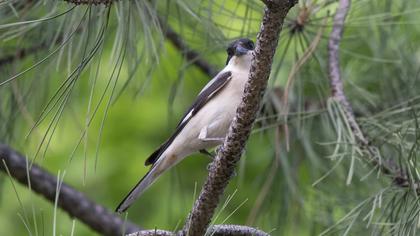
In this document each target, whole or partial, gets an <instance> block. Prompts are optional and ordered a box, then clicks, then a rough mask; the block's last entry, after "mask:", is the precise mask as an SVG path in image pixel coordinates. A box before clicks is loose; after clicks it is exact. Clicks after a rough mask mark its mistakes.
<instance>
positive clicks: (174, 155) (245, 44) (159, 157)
mask: <svg viewBox="0 0 420 236" xmlns="http://www.w3.org/2000/svg"><path fill="white" fill-rule="evenodd" d="M254 48H255V46H254V42H253V41H252V40H250V39H247V38H240V39H237V40H235V41H233V42H232V43H230V44H229V45H228V47H227V49H226V52H227V60H226V66H225V67H224V68H223V69H222V70H221V71H220V72H219V73H218V74H217V75H216V76H215V77H214V78H213V79H212V80H210V81H209V82H208V83H207V84H206V85H205V86H204V88H203V89H202V90H201V91H200V93H199V94H198V96H197V97H196V100H195V101H194V102H193V104H192V105H191V106H190V107H189V109H188V110H187V111H186V112H185V114H184V116H183V117H182V118H181V121H180V122H179V123H178V125H177V127H176V129H175V131H174V133H173V134H172V135H171V136H170V137H169V138H168V139H167V140H166V141H165V142H164V143H163V144H162V145H161V146H160V147H159V148H158V149H157V150H156V151H155V152H153V153H152V154H151V155H150V157H149V158H147V160H146V162H145V165H146V166H147V165H151V167H150V169H149V171H148V172H147V173H146V175H144V177H143V178H142V179H141V180H140V181H139V182H138V183H137V184H136V185H135V187H134V188H133V189H132V190H131V191H130V192H129V193H128V195H127V196H126V197H125V198H124V199H123V200H122V202H121V203H120V204H119V205H118V207H117V209H116V212H117V213H123V212H125V211H126V210H127V209H128V208H129V207H130V206H131V205H132V204H133V202H135V201H136V200H137V199H138V198H139V197H140V195H141V194H142V193H144V191H145V190H146V189H147V188H148V187H150V185H151V184H153V183H154V182H155V180H156V179H157V178H158V177H159V176H160V175H161V174H162V173H164V172H165V171H167V170H169V169H170V168H171V167H173V166H175V165H176V164H177V163H179V162H180V161H181V160H183V159H184V158H186V157H187V156H189V155H191V154H193V153H197V152H202V153H207V154H209V152H208V151H207V149H209V148H214V147H216V146H218V145H221V144H222V143H223V141H224V139H225V136H226V134H227V132H228V129H229V126H230V123H231V122H232V120H233V118H234V116H235V114H236V108H237V107H238V105H239V103H240V102H241V99H242V95H243V93H244V88H245V84H246V82H247V80H248V77H249V71H250V68H251V61H252V59H253V55H254Z"/></svg>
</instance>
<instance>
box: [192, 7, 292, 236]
mask: <svg viewBox="0 0 420 236" xmlns="http://www.w3.org/2000/svg"><path fill="white" fill-rule="evenodd" d="M265 2H266V3H267V2H269V4H267V6H266V7H265V10H264V17H263V20H262V24H261V29H260V32H259V34H258V36H257V42H256V48H255V55H254V59H253V61H252V64H251V69H250V76H249V79H248V82H247V84H246V85H245V91H244V96H243V98H242V102H241V104H240V105H239V107H238V109H237V111H236V117H235V118H234V120H233V122H232V124H231V126H230V128H229V132H228V135H227V137H226V139H225V141H224V143H223V145H222V146H221V147H220V148H219V150H218V151H217V156H216V157H215V159H214V161H213V162H212V163H211V165H210V168H209V175H208V177H207V180H206V182H205V184H204V186H203V188H202V190H201V193H200V195H199V197H198V199H197V201H196V202H195V204H194V207H193V209H192V211H191V213H190V215H189V217H188V219H187V223H186V224H185V226H184V232H185V234H187V235H191V236H199V235H204V234H205V232H206V230H207V227H208V225H209V223H210V221H211V218H212V216H213V214H214V211H215V209H216V207H217V205H218V203H219V200H220V197H221V195H222V194H223V192H224V189H225V188H226V186H227V184H228V182H229V180H230V178H231V176H232V174H233V173H234V169H235V166H236V163H237V162H238V161H239V159H240V157H241V154H242V151H243V149H244V147H245V143H246V141H247V139H248V137H249V134H250V131H251V128H252V125H253V123H254V120H255V118H256V114H257V112H258V110H259V105H260V103H261V100H262V99H261V98H262V95H263V94H264V91H265V89H266V87H267V80H268V78H269V75H270V70H271V64H272V62H273V56H274V54H275V51H276V47H277V44H278V39H279V33H280V31H281V28H282V26H283V22H284V19H285V17H286V14H287V13H288V12H289V10H290V8H291V7H293V6H294V5H295V4H296V2H297V1H296V0H279V1H265Z"/></svg>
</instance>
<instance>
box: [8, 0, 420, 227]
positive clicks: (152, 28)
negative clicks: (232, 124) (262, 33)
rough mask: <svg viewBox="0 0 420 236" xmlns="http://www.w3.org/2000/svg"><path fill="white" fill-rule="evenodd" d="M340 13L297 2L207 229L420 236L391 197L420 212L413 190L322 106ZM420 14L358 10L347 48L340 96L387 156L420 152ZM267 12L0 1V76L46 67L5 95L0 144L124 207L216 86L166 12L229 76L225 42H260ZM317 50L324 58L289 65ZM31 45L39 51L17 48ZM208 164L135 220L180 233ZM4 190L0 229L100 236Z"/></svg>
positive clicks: (186, 174) (183, 171) (187, 170)
mask: <svg viewBox="0 0 420 236" xmlns="http://www.w3.org/2000/svg"><path fill="white" fill-rule="evenodd" d="M336 7H337V3H336V2H335V1H321V0H320V1H317V0H312V1H310V0H308V1H301V2H300V3H299V4H298V5H297V6H296V7H295V8H294V9H293V10H292V12H291V13H290V14H289V17H288V20H287V22H286V23H285V26H284V30H283V32H282V34H281V39H280V43H279V48H278V51H277V54H276V57H275V62H274V65H273V69H272V75H271V78H270V80H271V82H270V86H269V90H268V92H267V95H266V96H265V98H264V107H263V109H262V111H261V113H260V115H259V118H258V120H257V123H256V125H255V127H254V132H253V133H252V135H251V137H250V140H249V142H248V144H247V147H246V150H245V152H244V155H243V157H242V159H241V161H240V164H239V166H238V168H237V170H236V172H237V175H236V176H235V177H234V178H233V179H232V181H231V182H230V184H229V187H228V189H227V190H226V192H225V195H224V197H223V199H222V203H221V204H220V206H219V208H218V210H217V213H216V216H217V217H214V221H213V222H212V223H214V224H222V223H226V224H245V225H251V226H255V227H257V228H260V229H262V230H264V231H266V232H271V234H272V235H319V234H321V233H325V234H330V235H345V234H347V235H355V234H359V235H382V234H385V235H386V234H399V233H400V234H401V235H415V234H416V230H413V231H404V230H402V229H400V228H398V227H402V226H401V225H403V224H406V225H408V226H407V227H412V228H413V229H416V227H417V223H416V222H417V219H419V218H418V213H417V211H416V214H414V215H413V214H411V213H408V212H409V211H408V210H405V211H404V210H402V211H398V212H395V211H392V210H393V209H394V208H397V207H398V205H392V204H394V203H392V201H394V202H398V201H405V200H406V203H405V204H406V205H405V206H406V208H408V209H410V207H407V206H412V207H415V208H414V209H417V208H419V206H417V204H415V202H416V200H415V199H416V198H417V197H416V196H413V195H410V194H408V195H407V192H409V191H406V190H398V189H395V188H393V187H392V184H391V183H390V181H389V179H387V178H386V177H384V176H380V175H379V174H378V172H377V171H376V170H372V168H371V166H369V165H368V164H366V162H363V161H362V160H363V158H361V156H362V155H363V153H358V151H360V150H358V149H357V147H355V145H354V143H352V142H351V141H352V137H351V135H350V132H349V130H348V128H346V127H345V123H342V122H343V121H342V120H341V119H340V117H339V115H337V114H339V109H338V110H337V109H336V108H334V107H335V105H334V104H335V103H334V102H333V101H331V100H329V97H330V90H329V84H328V77H327V64H326V62H327V56H326V53H327V51H326V43H327V39H328V35H329V32H330V29H331V25H332V16H333V15H334V12H335V9H336ZM63 12H64V13H63ZM303 12H304V13H305V14H307V15H304V16H303V15H302V14H303ZM418 12H420V3H419V2H418V1H416V0H407V1H401V2H399V1H398V2H397V1H389V0H388V1H380V0H371V1H366V0H363V1H353V5H352V7H351V11H350V14H349V17H348V19H347V21H346V22H347V24H346V27H345V35H344V38H343V41H342V46H341V49H340V53H341V63H342V74H343V78H344V80H345V90H346V93H347V95H348V97H349V99H350V101H351V103H352V105H353V108H354V111H355V113H356V115H357V116H358V117H359V121H360V122H361V124H362V127H363V128H364V130H365V131H366V133H367V134H368V136H369V138H370V139H371V141H372V143H374V144H375V145H377V146H378V147H379V148H380V150H381V152H382V155H383V158H385V159H387V158H395V160H398V162H399V163H406V160H408V159H410V160H416V159H415V158H416V157H417V156H418V154H416V152H414V154H413V153H410V152H409V150H411V149H412V145H413V143H414V144H415V143H416V142H417V141H418V140H417V139H415V138H413V137H414V136H415V134H417V128H418V126H417V125H416V123H417V121H418V118H417V111H418V109H419V107H418V99H419V98H418V91H420V88H419V78H418V75H419V73H418V71H419V66H418V65H419V55H420V50H419V48H420V47H419V44H418V42H419V40H420V27H419V24H418V20H419V15H418ZM262 14H263V4H262V3H260V2H259V1H239V2H234V1H222V0H220V1H183V0H173V1H159V2H157V3H154V2H149V1H141V0H136V1H134V0H133V1H125V0H121V1H118V2H115V3H114V4H112V5H111V6H109V7H106V6H90V7H88V6H84V5H77V6H76V5H73V4H71V3H67V2H62V1H48V0H45V1H39V2H32V1H5V2H4V3H0V58H5V57H7V56H10V55H11V56H12V57H13V58H14V59H13V60H12V61H11V62H8V63H3V62H2V63H1V64H0V82H2V81H6V80H7V79H10V78H13V76H14V75H17V74H18V73H19V72H22V71H25V70H26V69H27V68H30V67H31V66H32V65H35V64H36V63H37V62H39V61H41V60H43V59H44V58H47V59H46V60H45V61H44V62H43V63H40V64H39V65H37V66H35V67H34V68H33V69H31V70H29V71H28V72H25V73H24V74H22V75H19V76H18V77H16V79H13V80H12V81H11V82H9V83H7V84H4V85H2V86H0V112H1V113H0V122H1V124H0V141H1V142H2V143H6V144H9V145H10V146H12V147H13V148H14V149H16V150H18V151H19V152H21V153H22V154H24V155H26V156H27V157H28V158H29V159H30V160H33V159H35V162H36V163H37V164H38V165H40V166H42V167H44V168H45V169H47V170H48V171H50V172H51V173H53V174H55V175H58V174H59V173H60V174H61V176H63V177H62V178H64V182H65V183H67V184H69V185H71V186H73V187H74V188H76V189H77V190H79V191H81V192H83V193H85V194H86V195H87V196H88V197H89V198H90V199H92V200H93V201H95V202H97V203H99V204H102V205H104V206H105V207H107V208H109V209H115V207H116V206H117V205H118V203H119V202H120V201H121V200H122V198H123V197H124V196H125V194H126V193H127V192H128V191H129V190H130V189H131V188H132V187H133V185H134V184H135V183H137V181H138V180H139V179H140V178H141V177H142V176H143V175H144V174H145V173H146V172H147V170H148V167H145V166H144V161H145V159H146V158H147V157H148V156H149V155H150V153H152V152H153V151H154V150H155V149H156V148H157V147H159V145H160V144H161V143H162V142H163V141H165V140H166V138H167V137H169V135H170V134H171V132H172V131H173V130H174V128H175V126H176V124H177V123H178V120H179V119H180V117H181V116H182V114H183V111H184V110H185V109H186V108H187V107H188V106H189V105H190V104H191V102H192V101H193V99H194V98H195V96H196V95H197V93H198V92H199V91H200V90H201V88H202V87H203V86H204V85H205V84H206V83H207V82H208V81H209V80H210V79H211V77H209V75H207V74H205V73H203V72H202V71H200V70H199V69H198V68H197V67H196V66H194V64H193V63H191V62H189V61H187V60H186V59H185V58H184V57H183V55H182V53H181V52H180V50H179V49H177V48H176V47H174V46H173V44H172V43H171V42H170V40H168V39H167V38H165V36H164V32H165V30H164V29H161V28H159V27H158V26H159V20H158V18H160V20H161V21H162V22H165V23H164V25H165V24H166V23H167V24H169V26H170V27H172V28H173V29H174V31H175V32H177V33H178V34H179V35H180V36H181V37H182V38H183V40H184V41H185V42H186V43H187V45H188V46H189V47H191V48H192V49H194V50H196V51H197V52H199V53H200V55H201V56H202V58H203V59H205V60H207V61H208V62H209V63H210V64H211V65H214V67H215V68H216V69H221V68H223V66H224V63H225V60H226V59H225V58H226V55H225V54H226V53H225V47H226V45H228V43H229V42H231V41H232V40H234V39H236V38H239V37H249V38H251V39H252V40H255V39H256V35H257V32H258V31H259V25H260V21H261V17H262ZM302 17H304V18H302ZM298 19H300V20H302V19H304V21H303V22H302V21H298ZM30 20H32V21H31V22H28V21H30ZM18 22H21V23H18ZM162 22H161V23H162ZM162 28H164V27H162ZM72 32H73V33H72ZM67 38H69V40H66V39H67ZM314 42H315V43H314ZM312 43H314V44H315V45H316V49H315V51H314V52H313V53H311V55H310V57H309V59H308V60H306V61H305V63H304V65H303V66H302V67H300V68H295V67H294V66H295V65H296V63H297V61H299V58H302V56H303V55H304V54H305V52H306V53H307V51H308V48H309V45H311V44H312ZM60 45H62V47H61V46H60ZM31 47H33V48H36V47H38V49H36V50H33V51H34V52H32V53H27V54H26V55H24V56H21V54H19V53H18V52H19V50H22V49H30V48H31ZM50 53H51V55H50ZM90 56H92V57H91V58H90ZM87 58H88V59H89V60H88V59H87ZM0 61H1V59H0ZM293 69H298V70H297V73H296V75H295V76H294V79H293V83H292V86H291V88H290V91H289V98H288V100H289V107H290V109H289V111H288V116H287V118H285V112H286V111H285V110H282V109H280V108H278V106H277V105H276V104H280V107H282V106H283V105H284V98H283V96H282V94H283V91H284V89H285V85H286V81H287V80H288V76H289V73H290V71H291V70H293ZM62 85H64V86H62ZM60 86H62V87H60ZM279 94H280V95H279ZM92 115H94V116H93V118H92ZM91 118H92V119H91ZM90 120H91V121H90ZM285 120H287V126H288V129H289V133H285V132H284V130H285V129H284V127H285V125H284V124H285ZM38 121H40V122H39V124H38ZM340 122H341V123H340ZM33 126H36V128H35V129H33V131H32V132H30V134H29V136H27V135H28V133H29V131H30V130H31V128H32V127H33ZM353 141H354V140H353ZM286 143H289V146H290V147H289V148H288V147H287V145H286ZM415 148H417V147H415ZM415 150H417V149H415ZM209 163H210V159H209V158H208V157H206V156H203V155H201V154H196V155H192V156H191V157H189V158H187V159H185V160H184V161H183V162H181V163H180V164H179V165H178V166H176V167H175V168H173V170H171V171H170V172H169V173H166V174H165V175H163V176H162V177H161V178H160V179H159V180H158V181H157V182H156V183H155V184H154V185H153V186H152V187H151V188H150V189H149V190H148V191H147V192H146V193H145V194H144V195H142V196H141V198H140V199H139V200H138V201H137V202H136V203H135V204H134V205H133V206H132V207H131V208H130V209H129V211H128V214H127V216H126V217H127V218H128V219H130V220H131V221H133V222H135V223H137V224H138V225H140V226H142V227H144V228H147V229H154V228H158V229H167V230H176V229H180V228H182V226H183V224H184V221H185V219H186V217H187V215H188V213H189V211H190V210H191V207H192V205H193V203H194V200H195V197H196V196H197V194H198V192H199V191H200V189H201V186H202V184H203V182H204V180H205V178H206V176H207V169H206V168H207V165H208V164H209ZM407 163H409V162H407ZM410 168H414V169H415V170H417V169H416V168H417V166H416V164H413V165H412V166H411V167H410ZM378 176H379V177H378ZM346 181H347V182H348V184H346ZM0 191H1V194H0V233H1V234H2V235H52V234H54V235H70V234H71V232H72V227H74V229H73V230H74V232H73V233H74V235H95V232H93V231H92V230H90V229H89V228H88V227H86V226H85V225H83V224H82V223H81V222H79V221H77V219H76V220H73V219H72V218H70V217H69V216H68V215H67V214H66V213H65V212H63V211H61V210H58V211H57V214H56V215H54V206H53V205H52V204H51V203H50V202H47V201H46V200H44V199H43V198H41V197H39V196H38V195H36V194H34V193H31V192H30V191H29V190H28V189H27V188H26V187H22V186H21V185H19V184H18V183H16V182H14V181H13V180H12V179H11V178H9V177H8V176H7V175H5V174H3V175H1V176H0ZM403 196H404V198H403ZM378 199H381V204H382V205H380V204H379V203H378V201H379V200H378ZM393 199H394V200H393ZM395 199H399V200H395ZM413 199H414V200H413ZM395 204H397V203H395ZM410 204H413V205H410ZM386 206H389V207H388V208H387V207H386ZM392 214H393V215H392ZM405 214H406V215H405ZM389 215H391V217H387V216H389ZM123 217H125V215H123ZM404 219H405V220H404ZM401 222H404V223H403V224H402V223H401ZM54 228H55V232H54ZM404 232H407V234H405V233H404Z"/></svg>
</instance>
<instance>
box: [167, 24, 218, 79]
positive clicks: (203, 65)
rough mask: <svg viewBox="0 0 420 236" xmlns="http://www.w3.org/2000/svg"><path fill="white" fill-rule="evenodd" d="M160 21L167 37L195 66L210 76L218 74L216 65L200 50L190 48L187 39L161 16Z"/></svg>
mask: <svg viewBox="0 0 420 236" xmlns="http://www.w3.org/2000/svg"><path fill="white" fill-rule="evenodd" d="M159 23H160V25H161V27H162V30H163V32H164V34H165V37H166V38H167V39H168V40H169V41H170V42H171V43H172V45H174V47H175V48H177V49H178V50H179V51H180V52H181V54H182V55H183V56H184V57H185V59H187V61H189V62H192V63H193V64H194V65H195V66H197V68H199V69H200V70H201V71H202V72H203V73H204V74H207V75H208V76H209V77H214V76H215V75H216V71H217V70H216V69H215V66H213V65H211V64H210V63H209V62H207V61H206V60H204V59H203V58H202V57H201V56H200V54H199V53H198V52H196V51H194V50H193V49H191V48H189V47H188V45H187V44H186V43H185V41H184V40H183V39H182V37H181V35H179V34H178V33H176V32H175V31H174V30H173V29H172V28H171V27H170V26H169V24H168V23H165V22H164V21H163V20H162V19H161V18H159Z"/></svg>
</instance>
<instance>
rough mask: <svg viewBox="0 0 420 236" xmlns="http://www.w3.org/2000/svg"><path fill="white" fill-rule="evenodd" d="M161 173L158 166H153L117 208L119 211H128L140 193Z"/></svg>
mask: <svg viewBox="0 0 420 236" xmlns="http://www.w3.org/2000/svg"><path fill="white" fill-rule="evenodd" d="M159 175H160V173H158V172H157V168H156V166H153V167H152V168H151V169H150V170H149V171H148V172H147V174H146V175H145V176H144V177H143V178H142V179H141V180H140V181H139V182H138V183H137V184H136V186H134V188H133V189H132V190H131V191H130V192H129V193H128V194H127V196H126V197H125V198H124V200H122V202H121V203H120V204H119V205H118V207H117V209H116V210H115V211H116V212H118V213H123V212H124V211H126V210H127V209H128V208H129V207H130V206H131V204H133V202H134V201H135V200H136V199H137V198H139V197H140V195H141V194H142V193H143V192H144V191H145V190H146V189H147V188H149V187H150V185H151V184H152V183H153V182H155V180H156V178H157V177H158V176H159Z"/></svg>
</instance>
